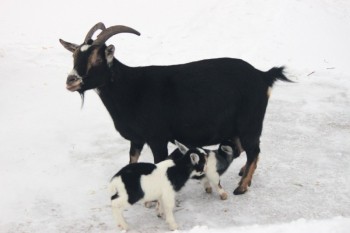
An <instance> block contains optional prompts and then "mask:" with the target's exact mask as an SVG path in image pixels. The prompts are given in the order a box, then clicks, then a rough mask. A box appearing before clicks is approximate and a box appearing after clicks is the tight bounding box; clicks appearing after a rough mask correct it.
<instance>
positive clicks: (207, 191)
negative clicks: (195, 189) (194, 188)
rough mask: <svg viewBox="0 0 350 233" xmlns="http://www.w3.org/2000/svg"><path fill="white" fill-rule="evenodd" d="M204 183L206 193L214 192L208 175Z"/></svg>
mask: <svg viewBox="0 0 350 233" xmlns="http://www.w3.org/2000/svg"><path fill="white" fill-rule="evenodd" d="M202 184H203V187H204V190H205V192H206V193H212V192H213V189H212V188H211V186H210V182H209V180H208V178H207V177H206V176H205V177H204V178H203V179H202Z"/></svg>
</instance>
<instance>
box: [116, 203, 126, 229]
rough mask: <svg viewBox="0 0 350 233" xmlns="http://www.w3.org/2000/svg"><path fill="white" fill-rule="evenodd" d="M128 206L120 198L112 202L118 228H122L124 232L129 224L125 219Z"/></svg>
mask: <svg viewBox="0 0 350 233" xmlns="http://www.w3.org/2000/svg"><path fill="white" fill-rule="evenodd" d="M127 205H128V204H127V203H126V202H125V201H124V200H122V199H120V198H117V199H115V200H112V211H113V215H114V217H115V219H116V221H117V224H118V227H120V228H121V229H122V230H127V229H128V224H127V223H126V222H125V219H124V216H123V211H124V209H125V208H126V206H127Z"/></svg>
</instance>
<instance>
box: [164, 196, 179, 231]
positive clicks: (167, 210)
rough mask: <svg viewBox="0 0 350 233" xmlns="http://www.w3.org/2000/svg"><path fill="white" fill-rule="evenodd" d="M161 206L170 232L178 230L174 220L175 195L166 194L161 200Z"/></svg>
mask: <svg viewBox="0 0 350 233" xmlns="http://www.w3.org/2000/svg"><path fill="white" fill-rule="evenodd" d="M161 202H162V203H161V205H162V207H163V210H164V214H165V221H166V222H167V223H168V224H169V228H170V230H172V231H174V230H176V229H177V228H178V226H177V224H176V222H175V218H174V213H173V210H174V207H175V194H172V193H166V195H163V196H162V198H161Z"/></svg>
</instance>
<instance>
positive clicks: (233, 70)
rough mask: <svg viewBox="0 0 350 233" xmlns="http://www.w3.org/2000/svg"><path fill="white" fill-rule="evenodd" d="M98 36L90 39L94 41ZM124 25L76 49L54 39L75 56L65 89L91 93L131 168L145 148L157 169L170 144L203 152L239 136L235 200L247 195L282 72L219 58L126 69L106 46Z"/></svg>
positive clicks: (128, 30) (129, 30)
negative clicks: (121, 141) (242, 158)
mask: <svg viewBox="0 0 350 233" xmlns="http://www.w3.org/2000/svg"><path fill="white" fill-rule="evenodd" d="M99 29H100V30H102V32H101V33H100V34H99V35H98V37H97V39H96V40H95V41H93V40H92V39H91V37H92V35H93V34H94V33H95V31H97V30H99ZM118 33H133V34H136V35H140V33H139V32H137V31H136V30H134V29H132V28H129V27H125V26H112V27H109V28H107V29H106V28H105V26H104V25H103V23H98V24H96V25H95V26H94V27H93V28H91V29H90V31H89V32H88V34H87V35H86V37H85V40H84V43H83V44H82V45H76V44H72V43H69V42H66V41H63V40H60V42H61V44H62V45H63V46H64V47H65V48H66V49H68V50H69V51H71V52H73V56H74V68H73V70H72V72H71V73H70V74H69V76H68V78H67V89H68V90H70V91H78V92H79V93H80V94H81V95H83V94H84V92H85V91H86V90H89V89H97V92H98V93H99V96H100V98H101V100H102V102H103V103H104V105H105V106H106V108H107V110H108V112H109V113H110V115H111V117H112V118H113V122H114V125H115V128H116V129H117V131H119V133H120V134H121V135H122V136H123V137H124V138H126V139H127V140H129V141H130V142H131V147H130V162H137V161H138V157H139V156H140V152H141V150H142V148H143V146H144V144H145V143H147V144H148V145H149V146H150V148H151V150H152V153H153V156H154V162H155V163H158V162H160V161H162V160H164V159H165V158H166V157H167V156H168V150H167V144H168V142H169V141H174V140H175V139H176V140H178V141H181V142H183V143H184V144H185V145H190V146H205V145H213V144H218V143H220V142H223V141H225V140H229V139H232V140H233V139H234V138H238V139H239V140H238V141H240V142H241V145H242V147H243V149H244V150H245V151H246V153H247V163H246V165H245V166H244V167H243V168H242V171H243V172H242V173H243V176H242V179H241V182H240V183H239V186H238V187H237V188H236V189H235V191H234V193H235V194H242V193H244V192H246V191H247V188H248V186H249V185H250V183H251V179H252V176H253V173H254V170H255V168H256V164H257V160H258V156H259V152H260V148H259V138H260V136H261V132H262V127H263V119H264V115H265V111H266V107H267V102H268V98H269V91H270V88H271V87H272V85H273V83H274V82H275V81H276V80H278V79H279V80H283V81H289V80H288V79H287V78H286V77H285V76H284V74H283V67H280V68H272V69H271V70H269V71H267V72H262V71H259V70H257V69H255V68H254V67H253V66H251V65H250V64H248V63H247V62H245V61H243V60H239V59H232V58H218V59H209V60H202V61H197V62H191V63H187V64H181V65H171V66H148V67H135V68H132V67H128V66H126V65H124V64H122V63H121V62H120V61H118V60H117V59H115V58H114V50H115V49H114V46H113V45H109V46H106V45H105V42H106V41H107V40H108V39H109V38H110V37H111V36H113V35H115V34H118Z"/></svg>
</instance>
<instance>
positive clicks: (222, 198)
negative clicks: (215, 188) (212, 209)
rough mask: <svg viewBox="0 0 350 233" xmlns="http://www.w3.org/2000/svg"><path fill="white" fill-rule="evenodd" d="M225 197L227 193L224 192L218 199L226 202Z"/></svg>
mask: <svg viewBox="0 0 350 233" xmlns="http://www.w3.org/2000/svg"><path fill="white" fill-rule="evenodd" d="M227 197H228V194H227V192H224V193H222V194H221V195H220V199H221V200H227Z"/></svg>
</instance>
